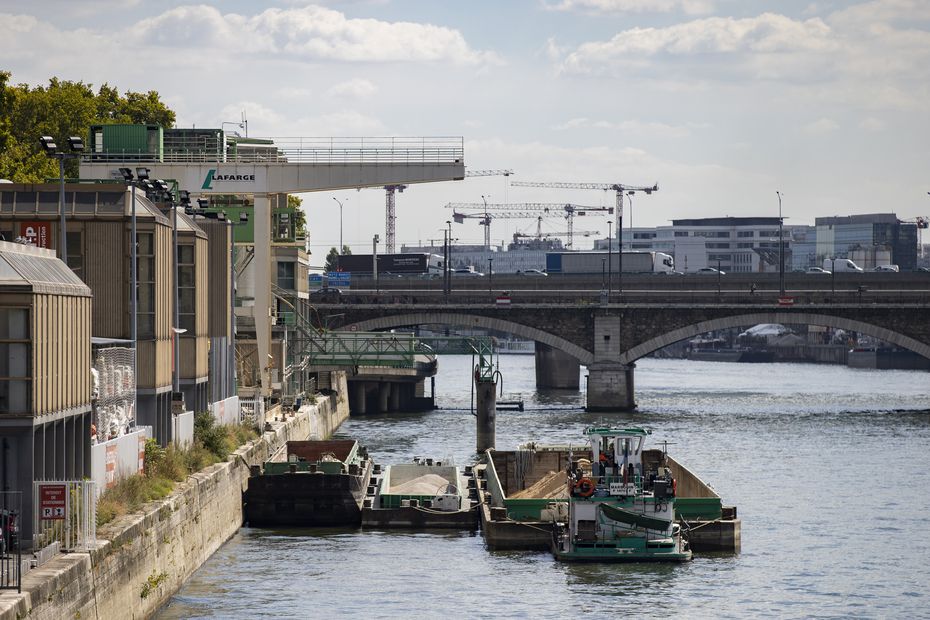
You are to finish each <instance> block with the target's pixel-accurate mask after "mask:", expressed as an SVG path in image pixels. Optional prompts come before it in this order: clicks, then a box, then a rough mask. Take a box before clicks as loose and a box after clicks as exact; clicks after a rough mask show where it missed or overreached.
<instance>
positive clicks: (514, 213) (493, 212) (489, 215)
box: [446, 202, 614, 248]
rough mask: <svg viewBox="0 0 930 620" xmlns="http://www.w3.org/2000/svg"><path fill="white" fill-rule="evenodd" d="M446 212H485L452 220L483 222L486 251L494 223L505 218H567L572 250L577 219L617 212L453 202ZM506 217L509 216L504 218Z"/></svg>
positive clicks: (564, 205)
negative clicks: (555, 216)
mask: <svg viewBox="0 0 930 620" xmlns="http://www.w3.org/2000/svg"><path fill="white" fill-rule="evenodd" d="M446 208H447V209H483V212H479V213H474V214H464V213H453V215H452V218H453V220H455V221H456V222H457V223H459V224H461V223H462V222H463V221H464V220H465V219H466V218H480V221H479V222H478V223H479V224H480V225H482V226H484V227H485V229H484V244H485V247H486V248H490V247H491V220H494V219H500V218H501V217H506V218H507V219H529V218H541V217H543V216H541V215H540V212H542V213H544V214H547V215H555V214H559V215H561V216H562V217H564V218H565V221H566V222H567V224H568V231H567V232H566V236H567V237H568V243H567V244H566V245H567V247H572V244H573V237H574V232H573V231H574V227H575V217H576V216H584V215H587V214H588V213H589V212H595V213H598V212H606V213H608V214H613V212H614V209H613V207H588V206H584V205H576V204H572V203H564V202H520V203H505V202H492V203H484V204H482V203H480V202H450V203H448V204H447V205H446ZM497 212H503V213H497ZM504 213H505V214H506V215H503V214H504Z"/></svg>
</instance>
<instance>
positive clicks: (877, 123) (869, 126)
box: [859, 116, 885, 131]
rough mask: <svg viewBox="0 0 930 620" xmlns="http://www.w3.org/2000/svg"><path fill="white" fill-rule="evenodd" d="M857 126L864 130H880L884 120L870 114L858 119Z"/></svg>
mask: <svg viewBox="0 0 930 620" xmlns="http://www.w3.org/2000/svg"><path fill="white" fill-rule="evenodd" d="M859 128H860V129H864V130H866V131H881V130H882V129H884V128H885V121H883V120H881V119H880V118H875V117H874V116H870V117H868V118H864V119H862V120H861V121H859Z"/></svg>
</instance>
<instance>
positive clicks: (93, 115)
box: [0, 72, 175, 183]
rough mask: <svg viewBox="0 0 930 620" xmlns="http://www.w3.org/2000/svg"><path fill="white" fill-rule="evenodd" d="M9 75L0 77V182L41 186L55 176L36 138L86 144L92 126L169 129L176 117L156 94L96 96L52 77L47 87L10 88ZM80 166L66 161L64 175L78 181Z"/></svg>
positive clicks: (110, 91)
mask: <svg viewBox="0 0 930 620" xmlns="http://www.w3.org/2000/svg"><path fill="white" fill-rule="evenodd" d="M9 80H10V73H8V72H0V178H2V179H9V180H10V181H14V182H18V183H41V182H43V181H45V180H46V179H49V178H57V177H58V164H57V162H56V161H54V160H53V159H51V158H49V157H47V156H46V155H45V154H44V153H43V152H42V150H41V147H40V146H39V136H52V137H53V138H55V141H56V143H57V144H59V145H65V144H67V139H68V137H69V136H81V137H82V138H84V139H85V140H86V139H87V136H88V133H89V131H90V126H91V125H97V124H111V123H147V124H157V125H162V126H163V127H170V126H172V125H173V124H174V120H175V114H174V112H173V111H172V110H170V109H169V108H168V107H167V106H165V104H164V103H163V102H162V101H161V99H160V98H159V95H158V93H157V92H155V91H149V92H147V93H144V94H143V93H136V92H132V91H127V92H126V95H125V96H123V97H121V96H120V95H119V93H118V92H117V90H116V89H115V88H113V87H111V86H110V85H109V84H104V85H103V86H101V87H100V89H99V90H98V91H97V93H96V94H95V93H94V91H93V88H92V86H91V85H90V84H85V83H84V82H72V81H68V80H65V81H62V80H59V79H58V78H51V79H50V80H49V83H48V86H36V87H31V86H29V85H28V84H19V85H16V86H10V85H9ZM78 168H79V165H78V162H77V161H74V160H71V161H69V162H67V165H66V169H65V174H66V175H67V176H69V177H77V176H78Z"/></svg>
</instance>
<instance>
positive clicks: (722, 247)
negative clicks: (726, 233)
mask: <svg viewBox="0 0 930 620" xmlns="http://www.w3.org/2000/svg"><path fill="white" fill-rule="evenodd" d="M704 247H706V248H707V249H708V250H729V249H730V244H729V243H705V244H704Z"/></svg>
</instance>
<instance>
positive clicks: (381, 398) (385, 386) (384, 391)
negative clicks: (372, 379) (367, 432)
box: [378, 381, 391, 413]
mask: <svg viewBox="0 0 930 620" xmlns="http://www.w3.org/2000/svg"><path fill="white" fill-rule="evenodd" d="M390 396H391V384H390V383H388V382H387V381H382V382H380V383H379V384H378V413H387V411H388V399H389V398H390Z"/></svg>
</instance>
